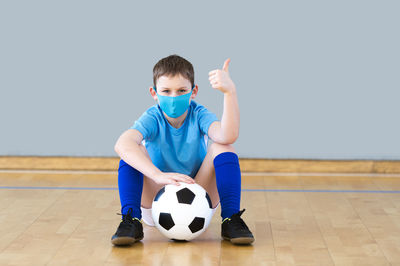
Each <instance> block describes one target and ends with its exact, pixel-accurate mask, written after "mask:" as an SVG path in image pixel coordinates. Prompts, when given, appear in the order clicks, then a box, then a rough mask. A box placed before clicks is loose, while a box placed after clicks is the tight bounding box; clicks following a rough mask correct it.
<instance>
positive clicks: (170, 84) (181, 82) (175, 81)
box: [150, 75, 198, 103]
mask: <svg viewBox="0 0 400 266" xmlns="http://www.w3.org/2000/svg"><path fill="white" fill-rule="evenodd" d="M156 87H157V88H156V89H157V93H158V94H159V95H163V96H171V97H176V96H180V95H183V94H187V93H190V91H191V83H190V81H189V80H187V79H186V78H184V77H182V76H181V75H176V76H174V77H171V76H161V77H159V78H158V80H157V84H156ZM197 92H198V87H197V85H196V86H195V87H194V88H193V92H192V95H191V96H190V100H189V103H190V102H191V100H192V99H194V98H195V97H196V95H197ZM150 94H151V96H152V97H153V99H154V100H155V101H157V102H158V98H157V94H156V91H155V90H154V88H153V87H150Z"/></svg>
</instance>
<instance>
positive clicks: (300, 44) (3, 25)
mask: <svg viewBox="0 0 400 266" xmlns="http://www.w3.org/2000/svg"><path fill="white" fill-rule="evenodd" d="M399 3H400V2H399V1H348V0H347V1H329V2H328V1H247V2H243V1H240V2H239V1H237V2H236V3H233V1H192V2H188V1H158V3H156V4H155V2H154V1H82V0H79V1H1V2H0V34H1V36H0V38H1V42H0V75H1V76H0V92H1V94H0V96H1V97H0V122H1V124H0V126H1V129H0V135H1V138H0V155H49V156H51V155H67V156H116V154H115V153H114V150H113V146H114V144H115V141H116V140H117V138H118V137H119V135H120V134H121V133H122V132H123V131H124V130H126V129H128V128H129V127H130V126H131V125H132V124H133V122H134V121H135V119H136V118H138V117H139V116H140V115H141V114H142V112H143V111H144V110H145V109H147V108H148V107H150V106H151V105H153V104H154V102H153V99H152V98H151V97H150V95H149V92H148V88H149V86H152V68H153V66H154V64H155V63H156V62H157V61H158V60H159V59H161V58H162V57H165V56H168V55H170V54H174V53H176V54H178V55H181V56H183V57H185V58H187V59H188V60H189V61H191V62H192V64H193V65H194V68H195V82H196V84H198V85H199V94H198V97H197V98H196V100H197V101H198V102H199V103H201V104H203V105H205V106H206V107H208V108H209V109H210V110H211V111H213V112H215V113H216V114H217V116H218V117H221V115H222V105H223V95H222V93H221V92H219V91H217V90H214V89H213V88H212V87H211V86H210V84H209V82H208V72H209V71H210V70H213V69H216V68H222V66H223V63H224V60H225V59H226V58H228V57H230V58H231V63H230V73H231V77H232V79H233V81H234V82H235V84H236V86H237V90H238V95H239V105H240V112H241V129H240V137H239V139H238V141H237V142H236V143H235V147H236V149H237V152H238V154H239V156H240V157H242V158H245V157H247V158H310V159H377V160H380V159H395V160H399V159H400V141H399V135H400V134H399V133H400V123H399V114H400V105H399V99H400V93H399V89H400V79H399V70H400V52H399V47H400V38H399V31H400V29H399V25H400V16H399V13H400V4H399Z"/></svg>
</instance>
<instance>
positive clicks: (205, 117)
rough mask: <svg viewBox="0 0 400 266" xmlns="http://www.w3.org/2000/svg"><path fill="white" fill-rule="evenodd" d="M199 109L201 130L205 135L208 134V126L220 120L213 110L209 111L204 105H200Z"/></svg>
mask: <svg viewBox="0 0 400 266" xmlns="http://www.w3.org/2000/svg"><path fill="white" fill-rule="evenodd" d="M197 111H198V121H199V127H200V130H201V132H202V133H203V135H207V136H208V128H209V127H210V125H211V124H212V123H213V122H215V121H218V118H217V116H216V115H215V114H214V113H213V112H211V111H209V110H208V109H207V108H205V107H204V106H198V110H197Z"/></svg>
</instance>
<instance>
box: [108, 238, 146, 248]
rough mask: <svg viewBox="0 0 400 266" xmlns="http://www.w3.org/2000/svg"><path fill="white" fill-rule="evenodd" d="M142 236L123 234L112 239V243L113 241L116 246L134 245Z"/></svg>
mask: <svg viewBox="0 0 400 266" xmlns="http://www.w3.org/2000/svg"><path fill="white" fill-rule="evenodd" d="M142 239H143V237H142V238H138V239H136V238H133V237H129V236H121V237H117V238H114V239H112V240H111V243H113V244H114V245H116V246H127V245H132V244H133V243H135V242H137V241H140V240H142Z"/></svg>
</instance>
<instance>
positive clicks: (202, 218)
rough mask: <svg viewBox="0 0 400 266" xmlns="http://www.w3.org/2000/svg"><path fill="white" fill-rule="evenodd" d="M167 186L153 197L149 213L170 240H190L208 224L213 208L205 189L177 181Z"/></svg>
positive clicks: (157, 226)
mask: <svg viewBox="0 0 400 266" xmlns="http://www.w3.org/2000/svg"><path fill="white" fill-rule="evenodd" d="M179 183H180V186H177V185H172V184H169V185H166V186H164V187H163V188H162V189H160V191H159V192H158V193H157V195H156V196H155V197H154V200H153V205H152V209H151V214H152V216H153V221H154V224H155V226H156V228H157V229H158V230H159V231H160V232H161V233H162V234H163V235H164V236H166V237H168V238H169V239H172V240H191V239H194V238H195V237H198V236H199V235H200V234H201V233H203V232H204V231H205V230H206V228H207V227H208V225H209V224H210V221H211V218H212V215H213V209H212V204H211V199H210V197H209V195H208V193H207V192H206V191H205V189H204V188H203V187H202V186H200V185H198V184H196V183H195V184H188V183H183V182H179Z"/></svg>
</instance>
